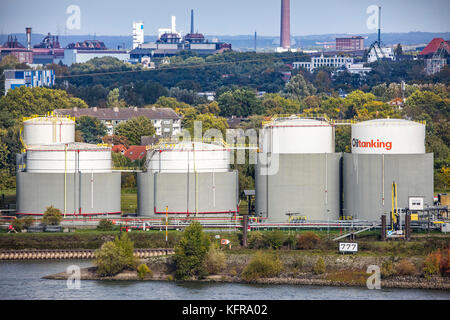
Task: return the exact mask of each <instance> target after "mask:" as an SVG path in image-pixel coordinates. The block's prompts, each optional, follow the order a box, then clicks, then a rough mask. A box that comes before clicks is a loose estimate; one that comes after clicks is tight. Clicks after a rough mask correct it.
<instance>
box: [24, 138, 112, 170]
mask: <svg viewBox="0 0 450 320" xmlns="http://www.w3.org/2000/svg"><path fill="white" fill-rule="evenodd" d="M26 159H27V168H26V170H27V172H48V173H64V172H66V173H70V172H82V173H84V172H87V173H91V172H111V168H112V160H111V148H109V147H102V146H97V145H92V144H87V143H80V142H74V143H67V144H56V145H39V146H30V147H29V148H28V149H27V150H26Z"/></svg>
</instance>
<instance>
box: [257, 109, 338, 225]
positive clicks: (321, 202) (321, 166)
mask: <svg viewBox="0 0 450 320" xmlns="http://www.w3.org/2000/svg"><path fill="white" fill-rule="evenodd" d="M260 151H261V152H260V153H259V156H258V163H257V164H256V169H255V189H256V207H255V209H256V210H255V213H256V215H257V216H259V217H262V218H267V219H268V220H269V221H287V220H288V219H289V218H290V217H291V216H295V217H302V219H306V220H328V219H330V220H337V219H338V218H339V213H340V162H341V158H342V154H341V153H335V150H334V127H333V125H332V124H331V123H329V122H328V121H327V120H325V119H320V118H318V119H313V118H309V119H307V118H299V117H297V116H291V117H282V118H275V119H273V120H271V121H270V122H269V123H267V124H265V125H264V126H263V129H262V133H261V137H260Z"/></svg>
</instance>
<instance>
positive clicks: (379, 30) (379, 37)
mask: <svg viewBox="0 0 450 320" xmlns="http://www.w3.org/2000/svg"><path fill="white" fill-rule="evenodd" d="M378 45H379V46H380V47H381V7H378Z"/></svg>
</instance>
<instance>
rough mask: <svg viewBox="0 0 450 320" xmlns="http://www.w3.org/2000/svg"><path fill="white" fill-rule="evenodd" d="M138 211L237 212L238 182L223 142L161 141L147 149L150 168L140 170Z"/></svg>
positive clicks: (184, 213) (141, 213)
mask: <svg viewBox="0 0 450 320" xmlns="http://www.w3.org/2000/svg"><path fill="white" fill-rule="evenodd" d="M137 184H138V215H139V216H152V217H155V216H158V215H160V214H165V213H166V210H167V212H168V214H170V215H177V216H185V217H190V216H192V215H195V216H200V217H206V216H208V217H209V216H211V214H212V215H216V216H217V215H219V216H225V217H230V216H231V215H236V214H237V212H238V203H239V182H238V173H237V171H236V170H231V169H230V150H229V149H227V148H226V147H225V146H224V145H223V144H215V143H201V142H181V143H175V144H166V145H164V144H162V145H160V148H158V149H155V150H153V151H149V152H148V153H147V171H145V172H142V173H138V174H137Z"/></svg>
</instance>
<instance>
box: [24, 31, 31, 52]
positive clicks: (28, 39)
mask: <svg viewBox="0 0 450 320" xmlns="http://www.w3.org/2000/svg"><path fill="white" fill-rule="evenodd" d="M25 30H26V32H27V49H28V50H31V28H30V27H27V28H25Z"/></svg>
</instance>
